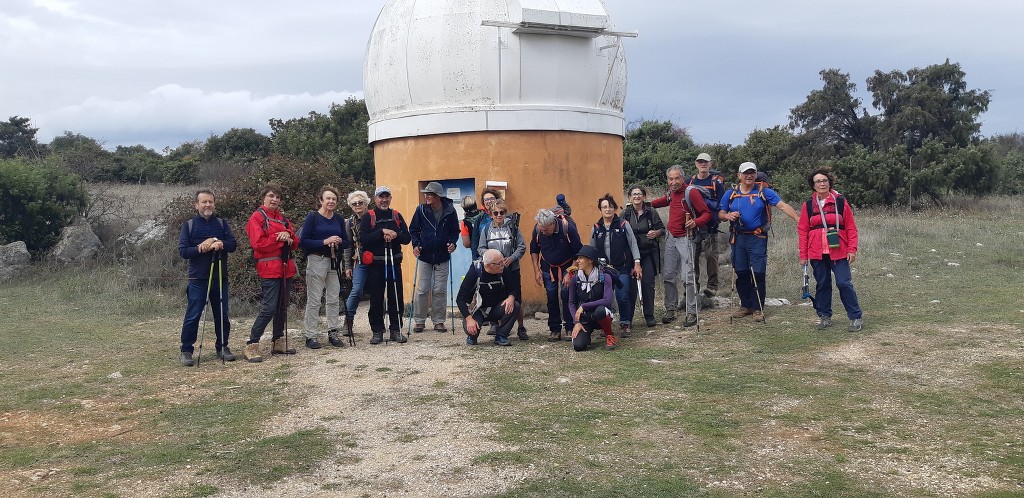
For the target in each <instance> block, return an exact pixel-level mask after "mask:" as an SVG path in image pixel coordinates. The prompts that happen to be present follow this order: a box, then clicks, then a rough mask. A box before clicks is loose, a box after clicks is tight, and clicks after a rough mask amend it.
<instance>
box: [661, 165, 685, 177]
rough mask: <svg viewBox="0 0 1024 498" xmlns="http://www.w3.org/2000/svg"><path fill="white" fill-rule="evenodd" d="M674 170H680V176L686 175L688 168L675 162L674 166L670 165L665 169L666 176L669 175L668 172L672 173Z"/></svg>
mask: <svg viewBox="0 0 1024 498" xmlns="http://www.w3.org/2000/svg"><path fill="white" fill-rule="evenodd" d="M672 170H675V171H677V172H679V176H684V175H686V169H685V168H683V167H682V166H680V165H678V164H673V165H672V166H669V167H668V169H666V170H665V176H668V174H669V173H671V172H672Z"/></svg>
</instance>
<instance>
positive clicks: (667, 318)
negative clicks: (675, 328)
mask: <svg viewBox="0 0 1024 498" xmlns="http://www.w3.org/2000/svg"><path fill="white" fill-rule="evenodd" d="M674 321H676V310H665V314H664V315H662V316H661V323H672V322H674Z"/></svg>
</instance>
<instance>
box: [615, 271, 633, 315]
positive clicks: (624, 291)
mask: <svg viewBox="0 0 1024 498" xmlns="http://www.w3.org/2000/svg"><path fill="white" fill-rule="evenodd" d="M631 269H632V268H628V269H626V270H619V276H618V277H616V278H617V279H618V281H619V285H618V286H616V287H615V303H616V304H617V305H618V307H619V323H620V324H622V325H629V324H630V323H632V322H633V307H634V306H635V305H636V303H635V301H634V300H633V299H630V297H629V294H630V292H629V290H630V287H635V286H636V281H635V280H633V276H632V275H630V274H629V272H630V270H631ZM634 299H635V297H634Z"/></svg>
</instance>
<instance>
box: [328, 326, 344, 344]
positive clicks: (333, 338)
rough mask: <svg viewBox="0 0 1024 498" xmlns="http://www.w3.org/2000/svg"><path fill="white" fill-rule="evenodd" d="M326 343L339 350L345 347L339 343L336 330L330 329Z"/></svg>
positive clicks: (339, 336) (339, 339) (338, 334)
mask: <svg viewBox="0 0 1024 498" xmlns="http://www.w3.org/2000/svg"><path fill="white" fill-rule="evenodd" d="M327 342H329V343H331V346H334V347H336V348H340V347H342V346H344V345H345V343H343V342H341V334H340V333H339V331H338V329H331V330H328V331H327Z"/></svg>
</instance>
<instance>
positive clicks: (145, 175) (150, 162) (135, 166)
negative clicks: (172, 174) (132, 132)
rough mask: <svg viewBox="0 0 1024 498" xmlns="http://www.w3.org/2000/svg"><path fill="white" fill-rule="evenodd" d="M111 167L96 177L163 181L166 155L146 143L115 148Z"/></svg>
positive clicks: (149, 181) (143, 181) (128, 180)
mask: <svg viewBox="0 0 1024 498" xmlns="http://www.w3.org/2000/svg"><path fill="white" fill-rule="evenodd" d="M112 159H113V161H112V162H111V165H110V168H109V169H106V170H104V171H102V172H100V174H99V175H97V177H96V179H98V180H105V181H116V182H132V183H151V182H160V181H163V173H164V157H163V156H161V155H160V154H159V153H157V152H156V151H155V150H153V149H150V148H147V147H146V146H144V145H132V146H123V145H118V146H117V148H116V149H114V154H113V157H112Z"/></svg>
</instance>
